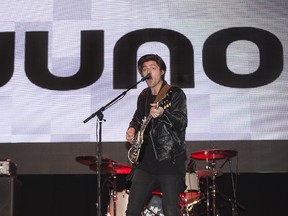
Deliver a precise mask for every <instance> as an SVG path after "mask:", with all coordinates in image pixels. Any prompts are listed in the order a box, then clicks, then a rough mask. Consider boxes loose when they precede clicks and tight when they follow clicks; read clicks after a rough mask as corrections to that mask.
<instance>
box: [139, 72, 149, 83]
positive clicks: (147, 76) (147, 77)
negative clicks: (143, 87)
mask: <svg viewBox="0 0 288 216" xmlns="http://www.w3.org/2000/svg"><path fill="white" fill-rule="evenodd" d="M148 79H151V74H150V73H148V74H147V75H146V76H145V77H143V78H142V79H141V81H145V80H148Z"/></svg>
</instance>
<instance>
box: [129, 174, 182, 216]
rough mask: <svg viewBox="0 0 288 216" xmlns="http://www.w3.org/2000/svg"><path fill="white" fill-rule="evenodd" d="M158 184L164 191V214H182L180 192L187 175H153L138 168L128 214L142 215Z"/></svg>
mask: <svg viewBox="0 0 288 216" xmlns="http://www.w3.org/2000/svg"><path fill="white" fill-rule="evenodd" d="M156 185H160V190H161V192H162V207H163V213H164V215H165V216H178V215H180V206H179V198H180V193H181V192H182V191H183V190H184V189H185V177H183V176H181V175H178V174H174V175H153V174H149V173H147V172H145V171H143V170H139V169H136V170H135V172H134V176H133V178H132V185H131V188H130V193H129V200H128V205H127V211H126V216H139V215H141V211H142V210H143V209H144V206H145V205H146V204H147V202H148V201H149V198H151V194H152V191H153V189H155V186H156Z"/></svg>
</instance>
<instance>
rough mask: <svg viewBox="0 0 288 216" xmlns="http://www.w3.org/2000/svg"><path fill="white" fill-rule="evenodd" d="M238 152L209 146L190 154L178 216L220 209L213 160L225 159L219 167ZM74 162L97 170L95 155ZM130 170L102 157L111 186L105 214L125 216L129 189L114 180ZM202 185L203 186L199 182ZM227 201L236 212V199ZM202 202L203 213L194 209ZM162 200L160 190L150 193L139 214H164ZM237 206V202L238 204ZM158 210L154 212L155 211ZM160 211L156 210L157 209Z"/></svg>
mask: <svg viewBox="0 0 288 216" xmlns="http://www.w3.org/2000/svg"><path fill="white" fill-rule="evenodd" d="M236 155H237V151H236V150H229V149H208V150H202V151H197V152H194V153H192V154H191V160H190V163H189V164H188V166H187V170H186V176H185V182H186V186H187V188H186V190H185V191H184V193H183V194H180V199H179V200H180V202H179V205H180V208H181V216H200V215H207V216H210V215H212V216H218V215H219V209H218V207H217V204H216V200H215V199H216V193H218V192H217V191H216V178H217V177H219V176H221V175H222V174H223V173H222V172H221V171H218V170H217V169H216V161H218V160H224V162H222V165H221V167H220V168H222V167H223V166H224V165H225V164H226V163H227V162H228V161H229V162H230V159H231V158H232V157H235V156H236ZM194 159H195V160H202V161H205V162H206V166H205V169H203V170H197V171H196V170H195V161H194ZM76 161H77V162H79V163H81V164H83V165H86V166H89V168H90V169H91V170H93V171H97V167H98V166H97V158H96V157H94V156H78V157H76ZM131 170H132V167H131V166H129V165H126V164H119V163H117V162H115V161H113V160H111V159H108V158H102V163H101V174H104V175H106V174H107V175H108V178H109V179H111V181H109V182H110V183H111V185H112V187H111V189H110V202H109V205H108V209H107V216H124V215H125V211H126V206H127V203H128V197H129V190H128V188H127V189H124V190H122V191H119V190H118V189H117V185H116V184H117V183H116V179H117V177H118V176H119V175H128V174H129V173H130V172H131ZM202 180H206V181H205V183H206V184H205V185H204V187H206V189H204V190H205V193H204V191H203V192H202V191H201V190H203V189H201V187H200V183H202V184H203V182H202ZM201 186H202V185H201ZM227 200H229V202H230V201H231V200H232V201H233V203H234V204H235V203H236V206H235V205H232V206H234V207H235V208H234V209H232V212H233V216H234V215H237V210H236V208H237V204H238V203H237V202H236V201H235V200H233V199H230V198H229V199H227ZM200 204H201V205H203V204H204V205H205V212H201V214H200V213H197V212H195V208H194V207H195V206H198V205H200ZM161 205H162V199H161V192H158V193H156V192H155V193H154V192H152V198H151V200H150V202H149V204H148V205H147V206H146V208H145V209H144V210H143V214H142V216H150V215H163V213H162V210H161V209H162V206H161ZM239 205H240V204H239ZM155 209H156V210H157V212H155V211H154V210H155ZM159 209H160V210H161V211H158V210H159Z"/></svg>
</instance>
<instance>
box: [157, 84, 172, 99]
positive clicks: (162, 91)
mask: <svg viewBox="0 0 288 216" xmlns="http://www.w3.org/2000/svg"><path fill="white" fill-rule="evenodd" d="M170 88H171V85H168V84H166V85H164V86H163V87H162V88H161V89H160V91H159V93H158V95H157V97H156V98H155V100H154V103H157V102H158V101H159V100H161V99H162V98H163V97H164V95H165V94H166V93H167V92H168V90H169V89H170Z"/></svg>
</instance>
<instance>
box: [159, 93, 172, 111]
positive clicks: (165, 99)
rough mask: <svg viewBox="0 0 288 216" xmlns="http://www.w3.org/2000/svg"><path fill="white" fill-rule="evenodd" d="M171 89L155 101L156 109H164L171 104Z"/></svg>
mask: <svg viewBox="0 0 288 216" xmlns="http://www.w3.org/2000/svg"><path fill="white" fill-rule="evenodd" d="M171 93H172V91H171V90H170V91H168V92H167V93H166V95H165V96H164V97H163V98H162V99H161V100H159V101H158V102H157V103H156V109H158V108H159V107H162V108H163V109H164V110H165V109H168V108H169V107H170V106H171V98H172V95H171Z"/></svg>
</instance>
